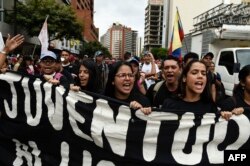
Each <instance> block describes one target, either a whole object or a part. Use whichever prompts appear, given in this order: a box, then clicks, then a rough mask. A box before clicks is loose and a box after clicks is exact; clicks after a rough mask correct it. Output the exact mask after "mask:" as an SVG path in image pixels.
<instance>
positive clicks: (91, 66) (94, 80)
mask: <svg viewBox="0 0 250 166" xmlns="http://www.w3.org/2000/svg"><path fill="white" fill-rule="evenodd" d="M81 66H84V67H86V68H87V69H88V71H89V81H88V84H87V86H86V87H85V88H84V89H83V90H87V91H90V92H95V93H99V92H100V90H101V89H100V88H101V86H100V85H101V84H100V78H99V74H98V69H97V66H96V64H95V62H93V61H92V60H91V59H85V60H83V61H82V62H81V63H80V65H79V68H78V77H77V81H76V84H77V85H78V86H80V87H81V84H80V80H79V70H80V67H81ZM81 88H83V87H81Z"/></svg>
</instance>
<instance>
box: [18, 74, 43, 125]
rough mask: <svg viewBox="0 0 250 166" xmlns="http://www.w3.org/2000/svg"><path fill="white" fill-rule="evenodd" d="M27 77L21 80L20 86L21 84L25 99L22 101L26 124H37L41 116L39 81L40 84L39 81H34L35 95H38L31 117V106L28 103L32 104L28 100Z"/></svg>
mask: <svg viewBox="0 0 250 166" xmlns="http://www.w3.org/2000/svg"><path fill="white" fill-rule="evenodd" d="M29 80H30V79H29V78H27V77H24V78H23V80H22V86H23V90H24V94H25V101H24V111H25V113H26V115H27V124H29V125H30V126H37V125H38V124H39V123H40V119H41V116H42V107H41V106H42V100H41V97H40V96H42V94H41V89H40V88H39V87H40V86H39V83H40V84H41V81H39V83H38V81H37V82H36V83H34V84H33V85H34V87H36V89H38V90H36V97H37V96H39V98H38V100H37V102H36V115H35V117H34V118H33V115H32V114H31V108H30V105H31V104H33V103H31V100H30V96H31V95H30V90H29V84H28V83H29Z"/></svg>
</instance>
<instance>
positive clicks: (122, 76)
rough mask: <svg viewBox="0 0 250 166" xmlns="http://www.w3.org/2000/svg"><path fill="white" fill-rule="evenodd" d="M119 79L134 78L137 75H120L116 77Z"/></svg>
mask: <svg viewBox="0 0 250 166" xmlns="http://www.w3.org/2000/svg"><path fill="white" fill-rule="evenodd" d="M115 76H116V77H118V78H121V79H125V78H126V77H128V78H134V77H135V75H134V74H133V73H119V74H116V75H115Z"/></svg>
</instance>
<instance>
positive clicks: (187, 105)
mask: <svg viewBox="0 0 250 166" xmlns="http://www.w3.org/2000/svg"><path fill="white" fill-rule="evenodd" d="M168 109H169V110H174V111H184V112H197V113H198V112H204V113H217V107H216V105H215V104H214V103H211V102H203V101H201V100H198V101H195V102H187V101H184V100H182V99H180V98H175V99H173V98H167V99H166V100H165V101H164V103H163V105H162V111H168Z"/></svg>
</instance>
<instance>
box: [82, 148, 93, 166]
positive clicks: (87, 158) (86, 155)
mask: <svg viewBox="0 0 250 166" xmlns="http://www.w3.org/2000/svg"><path fill="white" fill-rule="evenodd" d="M82 155H83V160H82V166H91V165H92V156H91V153H90V152H89V151H87V150H84V151H83V153H82Z"/></svg>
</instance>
